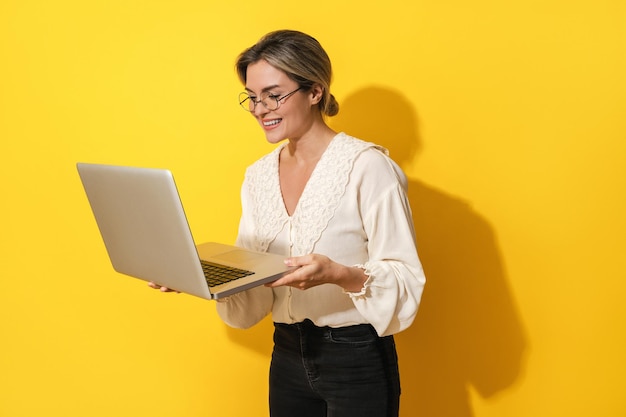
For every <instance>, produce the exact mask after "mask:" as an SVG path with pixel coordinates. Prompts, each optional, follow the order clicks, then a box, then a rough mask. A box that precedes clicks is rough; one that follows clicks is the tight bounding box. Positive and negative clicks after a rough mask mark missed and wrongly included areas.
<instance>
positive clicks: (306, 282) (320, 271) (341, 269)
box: [265, 253, 367, 292]
mask: <svg viewBox="0 0 626 417" xmlns="http://www.w3.org/2000/svg"><path fill="white" fill-rule="evenodd" d="M285 264H286V265H287V266H294V267H297V269H295V270H294V271H292V272H290V273H288V274H286V275H284V276H282V277H281V278H279V279H278V280H276V281H274V282H270V283H268V284H265V286H266V287H271V288H275V287H280V286H284V285H287V286H290V287H293V288H297V289H299V290H306V289H309V288H313V287H316V286H318V285H322V284H335V285H339V286H340V287H342V288H344V289H345V290H346V291H353V292H357V291H360V290H361V288H363V284H364V283H365V281H366V280H367V275H365V272H364V271H363V270H362V269H360V268H354V267H347V266H345V265H341V264H339V263H337V262H334V261H333V260H331V259H330V258H329V257H327V256H324V255H318V254H315V253H314V254H310V255H304V256H296V257H292V258H287V259H285Z"/></svg>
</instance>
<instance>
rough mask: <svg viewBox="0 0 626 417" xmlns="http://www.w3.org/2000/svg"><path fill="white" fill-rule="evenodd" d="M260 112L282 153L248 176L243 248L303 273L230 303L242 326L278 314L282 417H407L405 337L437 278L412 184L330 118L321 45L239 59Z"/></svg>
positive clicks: (279, 40) (297, 44)
mask: <svg viewBox="0 0 626 417" xmlns="http://www.w3.org/2000/svg"><path fill="white" fill-rule="evenodd" d="M237 71H238V74H239V77H240V79H241V81H242V83H243V84H244V86H245V92H244V93H241V94H240V96H239V104H241V106H242V107H243V108H244V109H245V110H247V111H249V112H250V113H251V114H252V116H253V117H254V118H255V119H256V121H257V122H258V123H259V126H260V127H261V128H262V129H263V131H264V133H265V136H266V139H267V141H268V142H270V143H279V142H282V141H286V142H285V143H283V144H281V145H279V146H278V147H277V148H276V149H275V150H274V151H273V152H271V153H270V154H268V155H266V156H265V157H263V158H261V159H260V160H258V161H257V162H256V163H254V164H253V165H252V166H250V167H249V168H248V170H247V171H246V177H245V181H244V184H243V188H242V192H241V196H242V217H241V221H240V227H239V234H238V238H237V244H238V245H240V246H243V247H247V248H252V249H255V250H260V251H269V252H274V253H278V254H283V255H284V256H285V257H286V263H287V264H289V265H291V266H295V267H298V268H297V269H296V270H295V271H294V272H292V273H289V274H287V275H285V276H283V277H282V278H280V279H279V280H277V281H275V282H274V283H272V284H268V285H266V286H265V287H258V288H255V289H253V290H249V291H247V292H244V293H241V294H237V295H235V296H232V297H228V298H226V299H225V300H223V301H221V302H219V303H218V304H217V309H218V313H219V315H220V316H221V317H222V319H223V320H224V321H225V322H226V323H228V324H229V325H231V326H233V327H240V328H247V327H250V326H253V325H254V324H256V323H258V322H259V321H260V320H262V319H263V318H264V317H265V316H266V315H267V314H269V313H270V312H271V314H272V318H273V321H274V323H275V333H274V343H275V345H274V352H273V355H272V364H271V368H270V409H271V415H272V416H274V417H281V416H289V417H291V416H294V415H298V416H312V417H313V416H326V415H328V414H329V413H331V410H332V413H334V414H335V415H341V416H360V417H367V416H377V417H380V416H389V417H392V416H394V417H395V416H397V415H398V409H399V398H400V382H399V372H398V363H397V355H396V349H395V343H394V339H393V334H395V333H398V332H400V331H402V330H404V329H406V328H407V327H408V326H410V325H411V323H412V322H413V319H414V317H415V314H416V312H417V309H418V306H419V303H420V298H421V294H422V289H423V286H424V281H425V279H424V274H423V271H422V267H421V264H420V261H419V259H418V256H417V252H416V248H415V236H414V234H413V227H412V220H411V211H410V208H409V204H408V200H407V194H406V178H405V176H404V174H403V173H402V171H401V170H400V168H399V167H398V166H397V165H396V164H395V163H394V162H393V161H392V160H391V159H389V157H388V156H387V152H386V150H385V149H383V148H381V147H380V146H377V145H375V144H373V143H368V142H364V141H362V140H359V139H356V138H353V137H350V136H348V135H346V134H345V133H337V132H335V131H334V130H332V129H331V128H330V127H329V126H328V125H327V124H326V122H325V117H326V116H333V115H335V114H337V112H338V111H339V106H338V104H337V101H336V100H335V98H334V97H333V96H332V94H330V82H331V76H332V69H331V64H330V59H329V58H328V55H327V54H326V52H325V51H324V50H323V48H322V47H321V45H320V44H319V43H318V42H317V41H316V40H315V39H314V38H312V37H311V36H309V35H306V34H304V33H301V32H296V31H288V30H283V31H277V32H272V33H270V34H268V35H266V36H265V37H263V38H262V39H261V40H260V41H259V42H258V43H257V44H256V45H254V46H252V47H250V48H248V49H247V50H245V51H244V52H243V53H242V54H241V55H240V56H239V59H238V61H237Z"/></svg>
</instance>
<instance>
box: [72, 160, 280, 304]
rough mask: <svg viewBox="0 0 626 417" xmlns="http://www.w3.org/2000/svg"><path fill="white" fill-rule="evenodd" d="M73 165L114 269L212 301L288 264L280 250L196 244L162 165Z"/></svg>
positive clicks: (270, 275) (272, 277)
mask: <svg viewBox="0 0 626 417" xmlns="http://www.w3.org/2000/svg"><path fill="white" fill-rule="evenodd" d="M77 168H78V173H79V175H80V179H81V181H82V184H83V187H84V189H85V192H86V194H87V199H88V200H89V204H90V205H91V209H92V211H93V214H94V217H95V219H96V223H97V225H98V228H99V229H100V234H101V235H102V239H103V240H104V245H105V247H106V250H107V252H108V255H109V258H110V260H111V264H112V265H113V269H115V271H117V272H119V273H121V274H125V275H128V276H131V277H134V278H139V279H141V280H144V281H151V282H154V283H156V284H158V285H161V286H165V287H168V288H171V289H173V290H176V291H180V292H182V293H186V294H191V295H194V296H197V297H201V298H205V299H209V300H214V299H219V298H223V297H227V296H229V295H232V294H235V293H237V292H240V291H243V290H247V289H249V288H253V287H255V286H258V285H262V284H265V283H267V282H271V281H274V280H276V279H278V278H280V277H281V276H282V275H284V274H285V273H286V272H288V271H289V270H291V269H292V268H290V267H287V266H286V265H285V264H284V259H285V257H284V256H280V255H275V254H270V253H265V252H255V251H251V250H247V249H243V248H239V247H237V246H233V245H226V244H222V243H217V242H207V243H203V244H200V245H197V246H196V244H195V242H194V240H193V236H192V234H191V230H190V228H189V224H188V222H187V218H186V216H185V212H184V209H183V205H182V202H181V199H180V196H179V193H178V190H177V188H176V184H175V182H174V176H173V175H172V173H171V172H170V171H169V170H166V169H155V168H138V167H127V166H117V165H105V164H90V163H78V164H77ZM212 270H213V272H212ZM215 270H218V271H219V272H215Z"/></svg>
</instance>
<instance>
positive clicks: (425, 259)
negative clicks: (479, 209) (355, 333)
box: [331, 87, 526, 417]
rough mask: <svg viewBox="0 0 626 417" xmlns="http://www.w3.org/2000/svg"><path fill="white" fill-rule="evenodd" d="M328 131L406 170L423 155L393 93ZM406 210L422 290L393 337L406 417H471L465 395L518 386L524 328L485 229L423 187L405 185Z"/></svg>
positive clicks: (467, 211)
mask: <svg viewBox="0 0 626 417" xmlns="http://www.w3.org/2000/svg"><path fill="white" fill-rule="evenodd" d="M331 124H332V127H333V128H334V129H335V130H338V131H345V132H346V133H348V134H350V135H352V136H355V137H358V138H360V139H363V140H367V141H372V142H375V143H378V144H380V145H382V146H385V147H386V148H387V149H389V152H390V155H391V157H392V158H393V159H394V160H395V161H396V162H397V163H398V164H399V165H400V166H401V167H403V168H404V169H408V168H409V167H410V165H411V164H412V163H414V161H415V158H416V156H417V155H418V153H419V152H420V151H421V148H422V141H421V138H420V135H419V129H418V123H417V118H416V113H415V112H414V110H413V108H412V106H411V105H410V103H409V102H408V101H407V100H406V99H405V98H404V97H403V96H402V95H401V94H399V93H397V92H395V91H392V90H389V89H384V88H380V87H370V88H365V89H363V90H360V91H358V92H356V93H355V94H353V95H351V96H349V97H348V98H347V99H346V100H345V101H344V102H343V103H341V107H340V112H339V114H338V115H337V116H336V117H335V118H333V119H332V121H331ZM409 200H410V203H411V207H412V209H413V221H414V226H415V231H416V235H417V242H418V251H419V255H420V259H421V260H422V263H423V265H424V270H425V272H426V279H427V283H426V288H425V291H424V295H423V298H422V304H421V306H420V311H419V313H418V315H417V318H416V320H415V323H414V324H413V326H412V327H410V328H409V329H408V330H406V331H404V332H402V333H400V334H399V335H397V336H396V343H397V346H398V352H399V357H400V374H401V379H402V389H403V391H402V407H401V410H402V415H405V416H438V417H447V416H450V417H472V416H473V415H474V414H473V412H472V409H471V405H470V401H469V395H468V394H469V386H472V387H473V388H474V389H475V390H476V391H477V392H478V393H479V394H480V395H481V396H482V397H484V398H489V397H491V396H493V395H495V394H496V393H498V392H501V391H503V390H505V389H506V388H507V387H510V386H511V385H512V384H513V383H514V382H515V381H516V380H517V378H518V377H519V376H520V372H521V370H522V366H523V363H522V362H523V358H524V353H525V350H526V340H525V336H524V330H523V327H522V323H521V321H520V318H519V316H518V313H517V310H516V307H515V303H514V300H513V298H512V295H511V293H510V291H509V288H508V285H507V278H506V271H505V269H504V266H503V264H502V260H501V257H500V254H499V251H498V247H497V242H496V237H495V236H494V233H493V231H492V229H491V227H490V226H489V224H488V223H487V222H486V221H485V219H484V218H482V217H481V216H480V215H479V214H478V213H476V212H475V211H473V210H472V208H471V206H470V205H469V204H468V203H467V202H465V201H463V200H460V199H459V198H456V197H454V196H450V195H447V194H445V193H444V192H442V191H440V190H437V189H435V188H434V187H432V186H429V185H427V184H424V183H423V182H421V181H417V180H412V179H409Z"/></svg>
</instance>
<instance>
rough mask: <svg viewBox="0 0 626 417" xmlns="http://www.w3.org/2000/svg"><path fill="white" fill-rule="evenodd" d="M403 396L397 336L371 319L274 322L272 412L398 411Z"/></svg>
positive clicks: (380, 414)
mask: <svg viewBox="0 0 626 417" xmlns="http://www.w3.org/2000/svg"><path fill="white" fill-rule="evenodd" d="M399 402H400V377H399V373H398V357H397V354H396V347H395V342H394V339H393V336H386V337H379V336H378V335H377V334H376V331H375V330H374V328H373V327H372V326H370V325H357V326H349V327H342V328H337V329H333V328H330V327H317V326H315V325H314V324H313V323H312V322H311V321H309V320H306V321H304V322H302V323H297V324H280V323H275V331H274V352H273V354H272V363H271V367H270V415H271V417H295V416H297V417H322V416H324V417H353V416H354V417H397V416H398V409H399Z"/></svg>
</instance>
